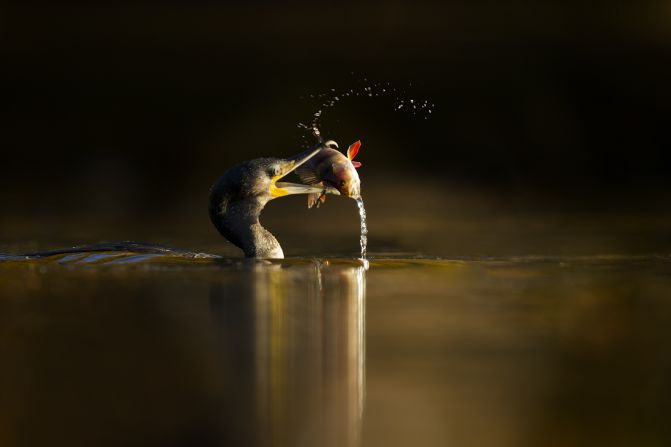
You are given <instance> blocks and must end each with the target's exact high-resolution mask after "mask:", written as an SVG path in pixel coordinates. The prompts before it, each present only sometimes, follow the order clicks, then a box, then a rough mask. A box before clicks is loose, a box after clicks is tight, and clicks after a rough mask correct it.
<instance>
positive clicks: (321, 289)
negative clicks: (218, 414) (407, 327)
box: [210, 261, 365, 446]
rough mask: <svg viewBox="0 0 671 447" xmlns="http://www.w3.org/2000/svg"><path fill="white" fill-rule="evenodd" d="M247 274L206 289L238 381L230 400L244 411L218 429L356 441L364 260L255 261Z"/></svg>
mask: <svg viewBox="0 0 671 447" xmlns="http://www.w3.org/2000/svg"><path fill="white" fill-rule="evenodd" d="M310 271H311V274H310ZM245 274H246V275H249V276H250V278H249V280H245V281H240V282H237V283H236V284H238V285H241V287H237V288H235V287H231V286H230V285H229V284H224V283H220V284H215V285H213V286H212V287H211V290H210V306H211V309H212V317H213V319H214V323H215V326H216V328H217V331H218V337H219V340H220V343H221V347H222V349H221V355H222V356H224V357H225V363H226V364H234V365H235V368H231V369H230V370H229V371H228V372H229V373H230V374H232V375H233V376H232V377H231V379H232V381H233V383H236V384H238V385H239V386H240V387H241V388H240V390H241V392H240V393H239V396H240V398H241V400H242V401H243V402H234V404H235V406H238V405H239V408H238V410H243V412H246V413H247V415H246V416H245V418H246V417H249V419H248V422H247V423H243V424H240V423H239V422H241V421H239V420H237V421H236V423H235V424H233V425H234V427H230V424H228V423H225V425H226V428H225V430H224V431H223V434H225V435H226V436H227V437H229V436H230V435H231V433H236V432H237V433H238V435H239V439H238V440H239V441H244V444H245V445H249V444H250V443H254V444H257V445H305V446H312V445H334V446H336V445H337V446H343V445H357V444H358V441H359V438H360V430H361V419H362V415H363V406H364V395H365V338H364V331H365V315H364V308H365V271H364V268H363V267H361V266H351V265H325V264H323V263H321V262H319V261H315V262H314V264H313V265H312V266H310V265H302V266H297V265H287V264H274V265H268V264H266V263H259V264H256V265H255V266H254V267H253V268H252V269H251V270H250V271H248V272H245ZM250 285H251V287H250ZM227 414H228V412H227ZM238 414H240V413H238ZM226 421H227V422H230V421H231V419H230V418H228V417H227V419H226Z"/></svg>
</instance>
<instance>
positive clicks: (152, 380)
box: [0, 251, 671, 446]
mask: <svg viewBox="0 0 671 447" xmlns="http://www.w3.org/2000/svg"><path fill="white" fill-rule="evenodd" d="M369 261H370V264H369V266H368V269H367V270H366V267H365V266H364V265H363V264H362V262H361V261H360V260H358V259H355V258H292V259H287V260H284V261H271V262H269V261H249V260H244V259H239V258H218V259H215V258H207V257H192V256H184V255H183V254H180V253H177V254H175V253H162V254H161V253H139V252H120V251H107V252H106V251H98V252H95V251H92V252H89V253H84V254H81V253H80V254H73V253H58V254H52V255H50V256H46V257H43V258H40V259H17V258H12V259H9V258H6V259H5V260H3V261H0V333H1V334H2V336H1V337H0V356H1V358H2V359H3V362H2V363H3V366H2V368H0V383H2V385H3V386H2V390H3V392H2V398H1V400H0V444H1V445H6V446H34V445H68V446H90V445H101V446H105V445H110V446H117V445H131V446H132V445H137V446H147V445H156V446H159V445H160V446H187V445H200V446H224V445H252V446H253V445H258V446H266V445H278V446H284V445H287V446H289V445H291V446H313V445H334V446H335V445H338V446H343V445H351V446H356V445H366V446H378V445H379V446H396V445H398V446H406V445H428V446H433V445H435V446H443V445H460V446H491V445H496V446H526V445H528V446H536V445H549V446H555V445H556V446H560V445H562V446H563V445H578V446H580V445H584V446H588V445H589V446H592V445H639V446H640V445H650V446H653V445H664V444H666V442H667V441H668V440H669V439H671V433H670V430H669V428H668V424H667V423H666V416H665V415H667V414H668V411H667V410H668V409H669V406H670V404H671V389H670V387H669V381H668V377H669V375H670V374H671V361H670V360H669V359H671V332H670V331H669V330H668V327H670V324H671V302H670V300H669V297H671V276H670V273H671V263H670V262H669V258H668V257H666V256H636V257H633V256H619V257H618V256H584V257H518V258H488V259H484V258H481V259H479V258H470V259H465V258H464V259H425V258H422V257H418V256H413V257H408V256H403V257H398V256H397V257H390V256H381V255H380V254H376V253H372V256H370V257H369Z"/></svg>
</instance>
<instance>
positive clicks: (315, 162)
mask: <svg viewBox="0 0 671 447" xmlns="http://www.w3.org/2000/svg"><path fill="white" fill-rule="evenodd" d="M321 146H322V149H321V151H319V152H318V153H317V155H315V156H314V157H312V158H311V159H310V160H308V161H307V162H305V163H303V164H302V165H301V166H299V167H298V168H297V169H296V171H295V172H296V175H298V178H300V179H301V181H302V182H303V183H305V184H307V185H312V186H318V187H324V188H326V187H328V186H331V187H333V188H335V189H337V190H338V192H340V194H341V195H343V196H346V197H351V198H354V199H356V198H359V197H361V180H360V179H359V174H358V173H357V172H356V168H359V167H360V166H361V163H359V162H358V161H354V157H356V154H357V153H358V152H359V148H360V147H361V140H357V141H355V142H354V143H352V144H350V146H349V147H348V148H347V156H345V154H343V153H342V152H340V151H339V150H338V143H336V142H335V141H333V140H329V141H326V142H324V143H322V144H321ZM325 201H326V191H323V192H321V193H312V194H308V208H312V207H313V206H315V205H316V206H317V208H319V205H321V204H323V203H324V202H325Z"/></svg>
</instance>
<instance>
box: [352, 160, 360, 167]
mask: <svg viewBox="0 0 671 447" xmlns="http://www.w3.org/2000/svg"><path fill="white" fill-rule="evenodd" d="M352 165H354V167H355V168H360V167H361V163H360V162H358V161H353V162H352Z"/></svg>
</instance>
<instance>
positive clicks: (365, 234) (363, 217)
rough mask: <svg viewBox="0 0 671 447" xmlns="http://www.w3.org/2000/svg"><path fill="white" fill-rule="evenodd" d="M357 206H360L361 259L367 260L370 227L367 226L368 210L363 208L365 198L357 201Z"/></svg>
mask: <svg viewBox="0 0 671 447" xmlns="http://www.w3.org/2000/svg"><path fill="white" fill-rule="evenodd" d="M356 204H357V205H358V206H359V219H360V220H361V236H360V237H359V244H361V259H364V260H365V259H366V248H367V246H368V226H366V208H364V206H363V198H362V197H359V198H357V199H356Z"/></svg>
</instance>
